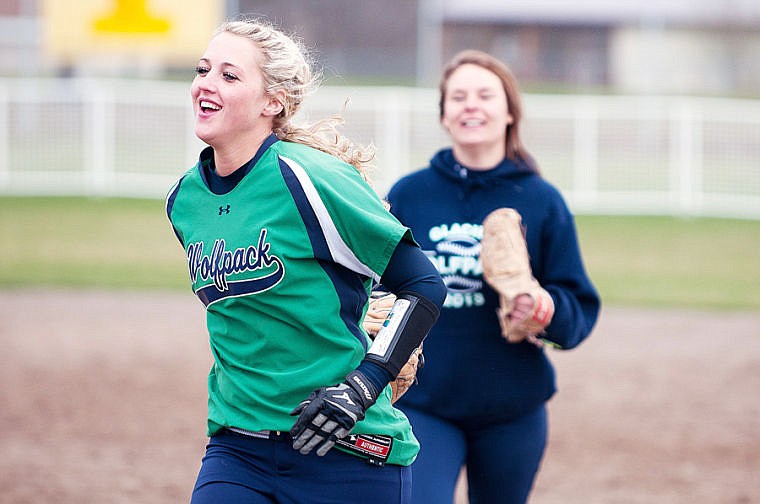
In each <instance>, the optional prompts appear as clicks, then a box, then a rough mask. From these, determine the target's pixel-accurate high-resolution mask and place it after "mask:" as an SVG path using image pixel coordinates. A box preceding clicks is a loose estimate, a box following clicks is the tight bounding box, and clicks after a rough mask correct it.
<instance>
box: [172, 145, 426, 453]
mask: <svg viewBox="0 0 760 504" xmlns="http://www.w3.org/2000/svg"><path fill="white" fill-rule="evenodd" d="M211 158H212V152H211V149H210V148H207V149H206V150H205V151H204V153H202V155H201V159H200V161H199V162H198V164H197V165H196V166H194V167H193V168H191V169H190V170H188V171H187V172H186V173H185V174H184V175H183V176H182V177H181V178H180V180H179V181H178V182H177V183H176V184H175V185H174V186H173V187H172V189H171V190H170V192H169V194H168V196H167V201H166V211H167V215H168V216H169V219H170V221H171V223H172V226H173V227H174V231H175V233H176V235H177V237H178V238H179V240H180V242H181V243H182V246H183V247H184V249H185V251H186V254H187V266H188V271H189V274H190V280H191V282H192V287H193V290H194V291H195V293H196V295H197V296H198V298H199V299H200V300H201V301H202V302H203V304H204V305H205V307H206V319H207V326H208V332H209V338H210V346H211V352H212V355H213V358H214V363H213V366H212V368H211V371H210V373H209V376H208V394H209V397H208V434H209V435H213V434H214V433H216V432H217V431H219V430H220V429H221V428H223V427H236V428H240V429H246V430H250V431H259V430H272V431H288V430H290V428H291V426H292V425H293V423H294V421H295V417H293V416H290V414H289V413H290V411H291V410H292V409H293V408H295V407H296V406H297V405H298V403H299V402H301V401H302V400H303V399H305V398H306V397H307V396H308V395H309V394H310V393H311V392H312V391H313V390H314V389H316V388H318V387H321V386H327V385H334V384H337V383H340V382H342V381H343V379H344V378H345V376H346V375H347V374H348V373H349V372H350V371H352V370H353V369H355V368H356V367H357V366H358V365H359V363H360V362H361V360H362V359H363V358H364V356H365V354H366V352H367V349H368V346H369V344H370V340H369V338H368V337H367V335H366V333H365V332H364V330H363V329H362V327H361V323H360V322H361V320H362V318H363V316H364V313H365V311H366V307H367V300H368V297H369V293H370V289H371V287H372V281H373V279H378V278H379V277H380V276H381V275H382V273H383V271H384V270H385V268H386V266H387V264H388V261H389V260H390V258H391V255H392V254H393V251H394V249H395V248H396V245H397V244H398V242H399V241H400V240H402V239H408V240H412V236H411V232H410V231H409V229H408V228H406V227H404V226H403V225H402V224H400V223H399V222H398V221H397V220H396V218H395V217H393V216H392V215H391V214H390V213H389V212H388V211H387V210H386V208H385V207H384V206H383V204H382V202H381V200H380V198H379V197H378V196H377V195H376V194H375V192H374V191H373V190H372V188H371V187H370V186H369V185H368V184H367V183H366V182H365V181H364V180H363V179H362V178H361V176H360V174H359V173H358V171H357V170H356V169H355V168H354V167H352V166H350V165H348V164H346V163H343V162H342V161H340V160H338V159H337V158H335V157H333V156H330V155H328V154H325V153H323V152H321V151H318V150H316V149H313V148H311V147H308V146H305V145H301V144H297V143H291V142H284V141H279V140H277V139H276V137H274V136H270V138H269V139H268V140H267V141H266V142H265V143H264V144H263V145H262V147H261V148H260V149H259V152H258V153H257V154H256V156H255V157H254V158H253V159H252V160H251V162H250V163H249V165H247V166H245V167H243V168H241V170H247V173H246V174H245V176H244V177H243V178H242V179H241V180H240V181H239V182H238V183H237V184H236V185H235V186H234V188H232V189H231V190H229V191H228V192H226V193H225V194H215V193H214V192H212V191H211V190H210V189H209V185H208V182H207V180H206V175H205V174H204V168H203V165H204V163H209V162H210V160H211ZM390 398H391V394H390V387H386V390H385V391H383V393H381V394H380V397H379V398H378V400H377V402H376V403H375V404H374V405H373V406H372V407H370V408H369V410H368V411H367V414H366V418H365V419H364V420H363V421H361V422H358V423H357V424H356V426H355V427H354V429H353V431H352V432H353V433H355V434H380V435H386V436H390V437H392V438H393V443H392V447H391V450H390V454H389V456H388V459H387V462H388V463H391V464H399V465H409V464H411V463H412V461H413V460H414V459H415V457H416V455H417V452H418V450H419V443H418V442H417V439H416V438H415V437H414V435H413V433H412V429H411V426H410V425H409V422H408V420H407V418H406V416H405V415H404V414H403V413H402V412H401V411H400V410H398V409H396V408H394V407H393V406H392V405H391V402H390Z"/></svg>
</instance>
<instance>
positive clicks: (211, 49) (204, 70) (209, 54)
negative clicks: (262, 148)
mask: <svg viewBox="0 0 760 504" xmlns="http://www.w3.org/2000/svg"><path fill="white" fill-rule="evenodd" d="M261 58H262V55H261V53H260V50H259V49H258V48H257V47H256V45H255V44H254V43H253V42H252V41H251V40H249V39H247V38H245V37H242V36H239V35H234V34H232V33H227V32H222V33H220V34H219V35H217V36H215V37H214V38H213V39H211V41H210V42H209V45H208V47H207V48H206V52H205V53H204V54H203V57H201V59H200V61H199V62H198V67H197V69H196V76H195V79H194V80H193V83H192V86H191V88H190V95H191V97H192V99H193V111H194V112H195V134H196V136H197V137H198V138H200V139H201V140H203V141H204V142H206V143H207V144H209V145H211V146H212V147H214V149H216V150H235V149H243V150H245V149H248V150H250V149H257V148H258V144H260V143H261V142H262V141H263V139H264V138H266V136H267V135H268V134H269V132H270V131H271V130H272V119H273V117H274V116H275V115H277V114H278V113H279V112H280V110H282V105H281V103H280V101H279V100H277V99H276V98H274V97H271V96H268V95H267V94H266V91H265V88H264V78H263V75H262V73H261V70H260V68H259V64H258V62H259V61H260V60H261ZM254 152H255V150H254Z"/></svg>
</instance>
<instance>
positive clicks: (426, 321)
mask: <svg viewBox="0 0 760 504" xmlns="http://www.w3.org/2000/svg"><path fill="white" fill-rule="evenodd" d="M439 314H440V309H439V308H438V306H436V305H435V304H433V303H431V302H430V301H428V300H427V299H426V298H424V297H420V296H418V295H416V294H414V293H412V292H409V291H402V292H400V293H399V294H398V295H397V298H396V302H395V303H394V304H393V308H391V312H390V313H389V314H388V318H386V320H385V323H384V324H383V327H382V328H381V329H380V331H378V333H377V336H375V339H374V341H373V342H372V346H370V348H369V352H368V353H367V356H366V357H365V359H366V360H368V361H371V362H374V363H377V364H378V365H380V366H381V367H383V368H384V369H386V370H388V372H389V373H391V375H392V376H393V378H396V376H398V373H399V371H401V368H402V367H404V364H406V363H407V361H408V360H409V356H410V355H412V352H413V351H414V349H415V348H417V347H419V346H420V345H421V344H422V341H423V340H424V339H425V336H427V334H428V332H430V328H432V327H433V324H435V321H436V320H438V315H439Z"/></svg>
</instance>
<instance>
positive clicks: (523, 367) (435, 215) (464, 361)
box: [388, 148, 600, 427]
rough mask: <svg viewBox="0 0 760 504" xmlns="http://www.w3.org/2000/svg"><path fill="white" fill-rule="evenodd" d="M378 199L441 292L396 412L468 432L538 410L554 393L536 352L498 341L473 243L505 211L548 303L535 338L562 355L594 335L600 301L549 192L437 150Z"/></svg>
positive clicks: (515, 173) (565, 214)
mask: <svg viewBox="0 0 760 504" xmlns="http://www.w3.org/2000/svg"><path fill="white" fill-rule="evenodd" d="M388 201H389V202H390V205H391V212H392V213H393V214H394V215H395V216H396V217H397V218H398V219H399V220H400V221H401V222H402V223H403V224H405V225H406V226H409V227H410V228H411V229H412V232H413V234H414V237H415V240H416V241H417V242H418V243H419V244H420V246H421V247H422V249H423V250H424V251H425V253H426V254H427V255H428V257H429V258H430V260H431V261H433V263H434V264H435V265H436V267H437V268H438V271H439V273H440V274H441V276H442V277H443V280H444V282H445V283H446V286H447V288H448V295H447V297H446V301H445V303H444V305H443V308H442V310H441V316H440V318H439V319H438V322H437V323H436V325H435V326H434V327H433V329H432V330H431V332H430V334H429V336H428V337H427V339H426V340H425V344H424V355H425V366H424V368H422V369H421V370H420V372H419V373H418V378H419V383H418V384H417V385H415V386H414V387H412V388H411V389H410V390H409V392H407V393H406V395H404V396H403V397H402V398H401V399H400V401H399V403H398V406H400V407H401V409H403V408H404V406H413V407H414V408H417V409H420V410H423V411H427V412H429V413H432V414H436V415H438V416H441V417H443V418H446V419H448V420H452V421H464V422H467V423H468V424H469V425H471V426H473V427H477V426H478V425H483V424H491V423H499V422H504V421H510V420H512V419H514V418H517V417H519V416H521V415H524V414H526V413H529V412H531V411H533V410H535V409H536V408H537V407H538V406H540V405H541V404H542V403H544V402H546V401H547V400H548V399H549V398H550V397H551V396H552V395H553V394H554V392H555V391H556V385H555V377H554V368H553V366H552V364H551V362H550V361H549V359H548V358H547V356H546V354H545V352H544V349H543V348H539V347H538V346H536V345H534V344H532V343H529V342H527V341H525V342H522V343H517V344H511V343H508V342H507V341H506V340H505V339H504V338H503V337H502V335H501V329H500V326H499V321H498V319H497V318H496V308H497V306H498V296H497V294H496V292H495V291H494V290H493V289H491V287H490V286H489V285H488V284H487V283H486V282H485V281H484V280H483V276H482V266H481V263H480V239H481V237H482V224H481V223H482V222H483V219H484V218H485V217H486V215H488V214H489V213H490V212H491V211H493V210H495V209H497V208H501V207H511V208H514V209H516V210H517V211H518V212H519V213H520V215H522V218H523V225H524V226H525V228H526V240H527V244H528V252H529V254H530V263H531V268H532V270H533V275H534V276H535V277H536V279H537V280H538V282H539V283H540V284H541V285H542V286H543V287H544V289H546V290H547V291H548V292H549V293H550V294H551V296H552V298H553V300H554V305H555V314H554V317H553V319H552V321H551V323H550V324H549V326H548V327H547V328H546V334H544V335H543V339H545V340H548V341H550V342H553V343H555V344H556V345H557V346H559V347H561V348H563V349H570V348H573V347H575V346H577V345H578V344H580V343H581V342H582V341H583V340H584V339H585V338H586V337H587V336H588V335H589V333H590V332H591V330H592V328H593V327H594V324H595V323H596V319H597V316H598V313H599V309H600V300H599V296H598V294H597V292H596V289H595V288H594V286H593V284H592V283H591V281H590V279H589V278H588V275H587V274H586V270H585V267H584V264H583V260H582V258H581V253H580V249H579V246H578V239H577V235H576V231H575V221H574V219H573V216H572V214H571V213H570V211H569V209H568V208H567V205H566V204H565V201H564V199H563V198H562V196H561V194H560V193H559V191H558V190H557V189H556V188H555V187H554V186H552V185H551V184H550V183H548V182H547V181H546V180H545V179H543V178H542V177H541V176H540V175H538V174H536V173H535V172H534V171H533V170H531V169H530V168H529V167H528V166H527V165H526V164H523V163H515V162H512V161H510V160H508V159H505V160H504V161H502V162H501V163H500V164H499V165H498V166H496V167H495V168H493V169H490V170H485V171H479V170H478V171H476V170H468V169H467V168H466V167H464V166H461V165H460V164H459V163H458V162H457V161H456V159H455V158H454V155H453V153H452V150H451V149H450V148H447V149H443V150H441V151H439V152H438V153H437V154H436V155H435V156H434V157H433V158H432V159H431V161H430V166H429V167H428V168H426V169H423V170H420V171H417V172H415V173H412V174H410V175H407V176H405V177H403V178H402V179H400V180H399V181H398V182H396V184H395V185H394V186H393V187H392V188H391V190H390V192H389V194H388Z"/></svg>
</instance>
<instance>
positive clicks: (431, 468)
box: [403, 406, 548, 504]
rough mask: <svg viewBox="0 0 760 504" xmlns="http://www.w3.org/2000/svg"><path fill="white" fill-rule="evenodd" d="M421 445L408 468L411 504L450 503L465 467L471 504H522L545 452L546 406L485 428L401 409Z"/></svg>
mask: <svg viewBox="0 0 760 504" xmlns="http://www.w3.org/2000/svg"><path fill="white" fill-rule="evenodd" d="M403 410H404V413H406V416H407V417H409V421H410V422H411V423H412V427H413V428H414V435H415V436H416V437H417V439H419V441H420V444H421V445H422V447H421V449H420V454H419V455H418V456H417V460H415V462H414V463H413V464H412V480H413V481H414V486H413V488H412V502H414V504H441V503H447V502H453V500H454V491H455V487H456V482H457V478H458V476H459V472H460V470H461V468H462V466H463V465H466V466H467V488H468V495H469V502H470V504H493V503H495V502H498V503H499V504H523V503H525V502H526V501H527V499H528V495H529V494H530V491H531V488H532V487H533V480H534V479H535V475H536V473H537V472H538V468H539V465H540V463H541V458H542V457H543V454H544V449H545V448H546V438H547V432H548V428H547V412H546V408H545V406H541V407H540V408H538V409H537V410H535V411H534V412H532V413H529V414H528V415H525V416H523V417H521V418H519V419H517V420H515V421H512V422H510V423H504V424H497V425H491V426H488V427H483V426H478V427H473V426H468V425H462V424H458V425H455V424H453V423H450V422H447V421H445V420H442V419H441V418H438V417H435V416H432V415H429V414H427V413H423V412H421V411H418V410H415V409H413V408H410V407H406V406H405V407H404V408H403Z"/></svg>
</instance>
